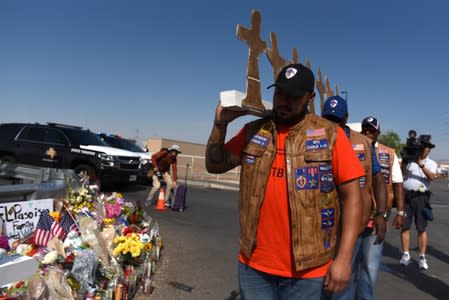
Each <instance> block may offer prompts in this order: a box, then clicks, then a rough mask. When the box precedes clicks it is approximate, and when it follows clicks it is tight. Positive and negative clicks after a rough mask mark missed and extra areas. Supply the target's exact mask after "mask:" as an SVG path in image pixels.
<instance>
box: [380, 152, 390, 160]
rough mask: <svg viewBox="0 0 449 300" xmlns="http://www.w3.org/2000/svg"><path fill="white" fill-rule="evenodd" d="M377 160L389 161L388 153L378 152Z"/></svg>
mask: <svg viewBox="0 0 449 300" xmlns="http://www.w3.org/2000/svg"><path fill="white" fill-rule="evenodd" d="M379 160H382V161H390V153H379Z"/></svg>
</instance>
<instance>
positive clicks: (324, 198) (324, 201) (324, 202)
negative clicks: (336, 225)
mask: <svg viewBox="0 0 449 300" xmlns="http://www.w3.org/2000/svg"><path fill="white" fill-rule="evenodd" d="M331 200H332V194H329V193H326V194H322V195H321V197H320V204H321V207H323V208H327V207H328V206H329V204H330V203H331Z"/></svg>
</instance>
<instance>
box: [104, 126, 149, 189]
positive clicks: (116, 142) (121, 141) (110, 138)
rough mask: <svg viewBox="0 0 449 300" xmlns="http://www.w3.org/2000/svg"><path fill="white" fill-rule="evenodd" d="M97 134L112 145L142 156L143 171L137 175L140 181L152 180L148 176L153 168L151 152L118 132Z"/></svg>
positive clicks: (147, 181)
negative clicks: (117, 133)
mask: <svg viewBox="0 0 449 300" xmlns="http://www.w3.org/2000/svg"><path fill="white" fill-rule="evenodd" d="M97 135H98V136H99V137H100V138H101V139H102V140H103V141H104V142H106V144H108V145H109V146H111V147H115V148H120V149H124V150H128V151H131V152H134V153H135V154H136V155H139V156H140V161H141V163H142V167H141V171H140V172H139V174H138V176H137V181H138V182H139V183H144V184H146V183H149V182H150V180H149V179H148V177H147V172H148V171H149V170H150V169H151V168H152V165H151V152H146V151H145V150H143V149H142V148H141V147H139V146H138V145H136V144H135V143H133V142H131V141H130V140H128V139H125V138H122V137H121V136H119V135H116V134H110V133H97Z"/></svg>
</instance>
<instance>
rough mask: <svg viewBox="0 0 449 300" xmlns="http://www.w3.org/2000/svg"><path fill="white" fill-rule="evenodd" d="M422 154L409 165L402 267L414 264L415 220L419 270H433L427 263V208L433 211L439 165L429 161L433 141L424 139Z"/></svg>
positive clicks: (406, 174)
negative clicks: (433, 188)
mask: <svg viewBox="0 0 449 300" xmlns="http://www.w3.org/2000/svg"><path fill="white" fill-rule="evenodd" d="M420 144H421V151H420V154H419V157H418V160H417V161H412V162H408V163H407V165H406V166H405V167H406V168H405V169H406V172H405V174H404V175H405V181H404V190H405V212H406V214H407V218H406V220H405V224H404V226H403V228H402V231H401V244H402V251H403V255H402V257H401V260H400V264H401V265H404V266H408V265H409V264H410V261H411V259H410V252H409V250H410V228H411V225H412V223H413V220H414V221H415V225H416V230H417V231H418V248H419V257H418V267H419V268H420V269H424V270H427V269H428V268H429V266H428V264H427V260H426V250H427V231H426V228H427V221H428V220H427V219H426V218H425V216H424V214H423V213H422V212H423V209H424V208H425V207H427V208H430V202H429V200H430V182H431V181H432V180H433V179H435V176H436V172H437V168H438V165H437V163H436V162H435V161H433V160H432V159H430V158H429V153H430V150H431V149H433V148H434V147H435V145H434V144H432V143H431V141H430V138H427V139H426V138H425V139H420Z"/></svg>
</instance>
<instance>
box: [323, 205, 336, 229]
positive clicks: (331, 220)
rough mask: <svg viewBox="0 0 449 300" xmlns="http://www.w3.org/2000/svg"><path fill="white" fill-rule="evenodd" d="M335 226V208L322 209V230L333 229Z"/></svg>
mask: <svg viewBox="0 0 449 300" xmlns="http://www.w3.org/2000/svg"><path fill="white" fill-rule="evenodd" d="M334 225H335V208H333V207H331V208H323V209H321V229H326V228H333V227H334Z"/></svg>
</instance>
